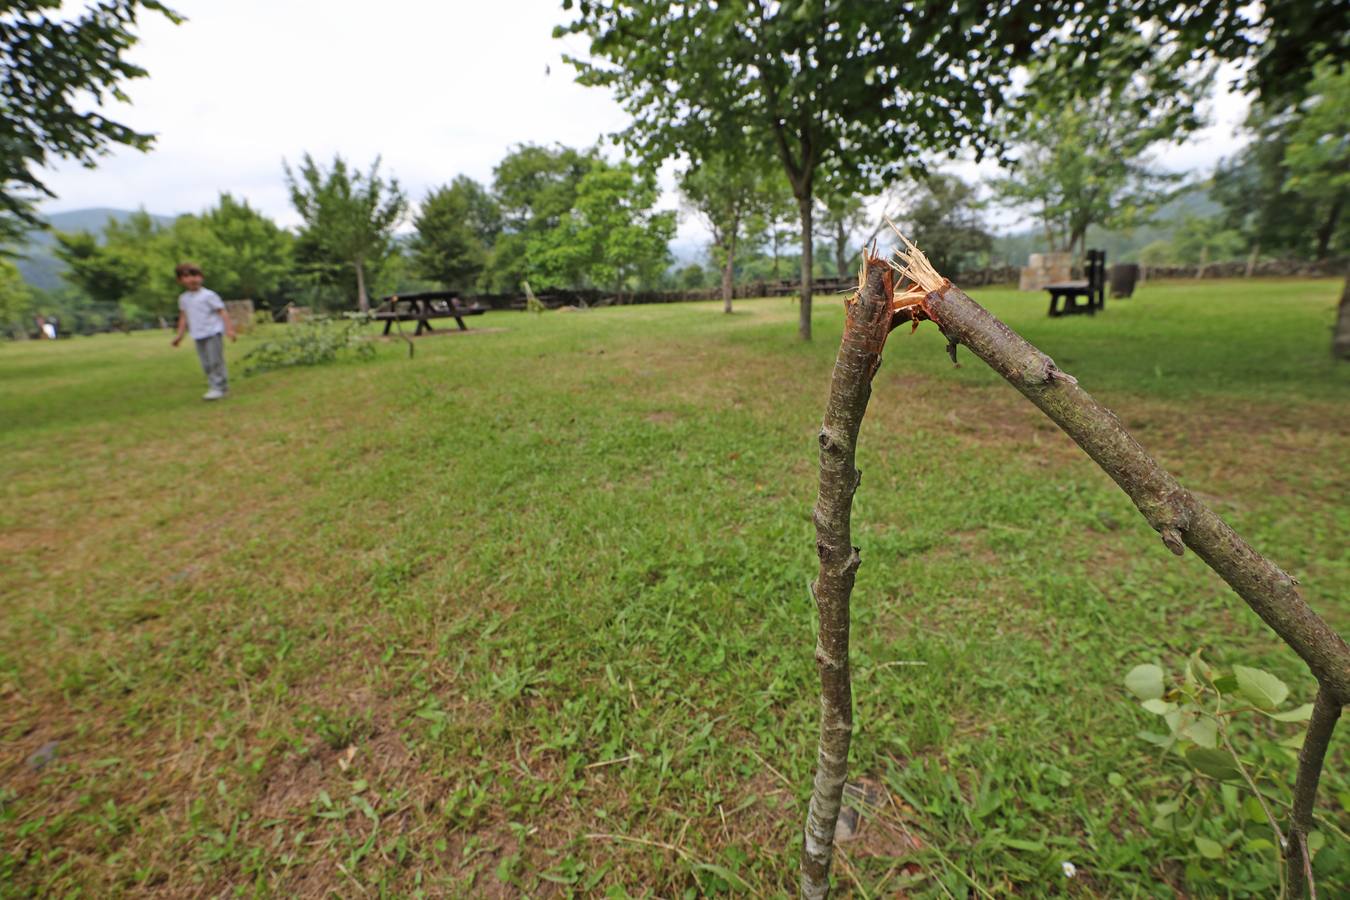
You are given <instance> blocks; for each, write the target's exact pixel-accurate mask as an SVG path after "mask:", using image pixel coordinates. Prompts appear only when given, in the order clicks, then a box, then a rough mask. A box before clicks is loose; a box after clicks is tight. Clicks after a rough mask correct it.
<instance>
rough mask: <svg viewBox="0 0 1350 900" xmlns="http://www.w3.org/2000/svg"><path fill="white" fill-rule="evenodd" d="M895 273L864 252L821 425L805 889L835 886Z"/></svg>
mask: <svg viewBox="0 0 1350 900" xmlns="http://www.w3.org/2000/svg"><path fill="white" fill-rule="evenodd" d="M891 278H892V276H891V271H890V269H889V267H888V266H887V265H886V264H885V262H883V261H882V260H880V259H877V258H875V257H871V256H870V255H867V254H864V256H863V278H862V286H861V289H860V290H859V291H858V292H857V293H855V294H854V296H853V297H852V298H850V299H849V301H848V302H847V305H846V316H845V324H844V338H843V341H842V342H841V343H840V345H839V355H838V356H837V357H836V358H835V363H834V375H833V376H832V377H831V379H830V396H829V400H828V401H827V403H826V406H825V417H824V421H823V422H822V424H821V426H820V434H819V435H818V440H819V444H820V489H819V493H818V494H817V496H816V508H815V511H814V513H813V514H812V517H811V518H812V520H813V521H814V522H815V526H816V554H817V556H819V558H820V571H819V574H818V575H817V576H816V580H815V583H814V584H813V585H812V586H811V595H812V597H814V599H815V601H816V610H817V614H818V616H819V631H818V632H817V637H816V668H817V670H818V671H819V673H820V739H819V744H818V748H817V751H816V774H815V779H814V782H813V784H812V789H811V805H810V809H809V811H808V813H807V818H806V827H805V832H804V835H803V843H802V862H801V896H802V897H804V898H821V897H825V896H826V895H827V894H828V893H829V889H830V863H831V862H832V860H833V857H834V830H835V825H836V824H837V822H838V820H839V807H840V804H841V802H842V799H843V791H844V780H845V778H846V777H847V775H848V748H849V743H850V741H851V740H852V737H853V694H852V687H851V685H850V680H849V660H848V652H849V650H848V637H849V597H850V596H851V594H852V593H853V580H854V576H855V575H856V573H857V571H858V565H859V564H860V562H861V559H860V557H859V556H858V548H857V547H854V546H853V538H852V532H851V524H850V523H851V518H852V511H853V495H854V493H855V492H856V491H857V489H858V483H859V481H860V480H861V478H862V473H860V472H859V471H858V470H857V468H855V466H854V450H855V448H856V446H857V441H858V429H859V428H860V427H861V425H862V420H863V415H864V414H865V413H866V412H867V401H868V399H869V398H870V397H871V395H872V376H873V375H875V374H876V371H877V367H878V366H880V365H881V351H882V348H883V347H884V346H885V343H886V335H887V334H888V333H889V332H890V329H891V293H892V291H891Z"/></svg>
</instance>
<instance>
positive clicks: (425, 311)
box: [371, 291, 487, 337]
mask: <svg viewBox="0 0 1350 900" xmlns="http://www.w3.org/2000/svg"><path fill="white" fill-rule="evenodd" d="M400 304H406V305H405V306H404V308H402V309H400V308H399V305H400ZM485 312H487V307H485V306H479V305H477V304H474V305H472V306H466V305H465V304H463V303H461V302H460V300H459V294H458V293H457V292H455V291H422V292H421V293H417V294H391V295H389V296H388V297H385V298H384V299H383V300H381V301H380V305H379V306H377V307H376V308H375V311H374V312H372V313H371V317H372V318H374V319H381V320H383V321H384V333H385V334H388V333H389V329H390V328H391V327H392V326H393V324H394V323H395V322H412V321H416V322H417V330H416V331H415V332H413V336H414V337H416V336H417V335H419V334H421V333H422V332H423V331H433V330H434V329H433V328H432V327H431V320H432V319H454V320H455V322H456V323H457V324H458V325H459V330H460V331H468V330H469V326H468V325H465V324H464V317H465V316H481V315H482V314H483V313H485Z"/></svg>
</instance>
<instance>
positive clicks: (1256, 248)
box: [1246, 241, 1261, 278]
mask: <svg viewBox="0 0 1350 900" xmlns="http://www.w3.org/2000/svg"><path fill="white" fill-rule="evenodd" d="M1260 257H1261V242H1260V241H1256V242H1254V243H1253V244H1252V252H1251V253H1248V254H1247V272H1246V277H1247V278H1251V277H1252V273H1254V272H1255V271H1256V261H1257V260H1258V259H1260Z"/></svg>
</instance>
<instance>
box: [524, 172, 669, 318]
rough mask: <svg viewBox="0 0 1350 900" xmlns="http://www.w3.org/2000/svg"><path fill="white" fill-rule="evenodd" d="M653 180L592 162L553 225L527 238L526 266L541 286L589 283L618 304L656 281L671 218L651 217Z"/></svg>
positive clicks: (655, 192)
mask: <svg viewBox="0 0 1350 900" xmlns="http://www.w3.org/2000/svg"><path fill="white" fill-rule="evenodd" d="M659 197H660V190H659V188H658V187H657V184H656V178H655V176H654V175H653V174H652V173H650V172H643V171H640V170H638V169H637V168H635V167H633V166H631V165H628V164H626V163H623V164H620V165H617V166H611V165H606V164H603V163H597V164H595V165H594V166H593V167H592V168H591V171H589V172H588V173H587V174H586V175H585V176H584V177H582V179H581V180H580V182H578V183H577V192H576V201H575V203H574V204H573V206H572V208H571V209H570V210H568V211H567V212H565V213H563V215H562V217H561V218H560V219H559V221H558V224H557V225H556V226H555V227H554V228H551V229H549V230H547V231H542V232H536V233H532V234H531V235H530V238H529V242H528V244H527V253H528V255H529V257H530V261H531V267H532V268H534V269H536V270H537V271H538V272H539V273H540V275H541V278H542V280H543V282H544V283H545V284H551V285H559V286H574V285H581V284H592V285H595V286H597V287H604V288H608V289H612V290H614V291H615V293H616V294H617V295H619V297H620V299H622V296H623V293H624V291H625V289H635V288H637V287H639V286H641V285H643V284H646V283H650V282H653V281H655V280H656V279H658V278H659V277H660V275H661V273H662V272H664V271H665V268H666V265H667V264H668V262H669V260H670V250H669V244H670V239H671V238H672V237H674V235H675V213H674V212H670V211H666V212H655V211H653V209H652V207H653V206H654V205H655V203H656V201H657V199H658V198H659Z"/></svg>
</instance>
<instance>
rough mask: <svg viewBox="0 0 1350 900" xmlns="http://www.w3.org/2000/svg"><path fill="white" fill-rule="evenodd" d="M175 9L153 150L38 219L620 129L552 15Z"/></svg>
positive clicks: (153, 22) (575, 140) (459, 1)
mask: <svg viewBox="0 0 1350 900" xmlns="http://www.w3.org/2000/svg"><path fill="white" fill-rule="evenodd" d="M67 5H68V6H71V5H75V4H70V3H68V4H67ZM171 5H172V6H173V7H174V8H176V9H177V10H178V11H179V12H181V13H182V14H184V15H185V16H187V19H188V20H187V21H186V22H185V23H183V24H182V25H180V26H176V27H175V26H173V25H171V24H169V23H168V22H167V21H165V20H163V19H162V18H160V17H157V16H148V17H147V18H146V19H145V21H144V23H143V25H142V26H141V28H140V33H141V41H140V43H139V44H138V45H137V46H136V48H135V49H134V51H133V53H132V58H133V59H134V60H135V61H136V62H137V63H139V64H140V65H142V66H143V67H145V68H146V69H147V70H148V71H149V73H150V75H149V77H147V78H143V79H140V80H138V81H134V82H131V83H130V85H129V86H128V93H129V94H130V97H131V100H132V105H131V106H130V107H122V106H117V107H113V108H112V109H111V113H112V115H113V117H114V118H119V119H121V120H122V121H124V122H126V123H127V124H129V125H131V126H132V127H134V128H137V129H139V130H143V131H150V132H154V133H155V134H157V135H158V139H157V141H156V144H155V148H154V149H153V150H152V151H151V152H150V153H148V154H142V153H138V152H136V151H133V150H127V149H118V150H116V151H114V152H113V153H112V154H111V155H110V156H108V157H105V158H104V159H103V160H102V161H101V163H100V165H99V166H98V168H96V169H92V170H89V169H84V168H82V167H79V166H72V165H67V164H63V165H60V166H58V167H57V168H56V169H54V170H53V171H51V172H49V173H48V178H47V183H48V185H49V186H50V187H51V188H52V189H53V190H54V191H55V192H56V194H57V195H58V197H57V199H56V200H53V201H50V202H49V203H47V204H46V205H45V207H44V209H45V210H46V211H48V212H56V211H60V210H69V209H80V208H85V207H94V206H106V207H115V208H122V209H134V208H137V207H140V206H144V207H145V208H146V209H148V210H149V211H150V212H153V213H160V214H165V215H172V214H177V213H184V212H198V211H201V210H203V209H206V208H207V207H209V206H211V205H213V204H214V203H215V200H216V197H217V195H218V194H219V193H220V192H222V191H229V192H230V193H233V194H234V195H235V196H237V197H244V198H247V199H248V200H249V202H250V203H252V204H253V205H254V206H255V207H257V208H259V209H261V210H262V211H264V212H265V213H267V214H268V215H270V216H272V217H274V218H275V219H277V220H278V221H279V222H281V223H282V224H284V225H295V224H297V222H298V218H297V216H296V215H295V213H294V211H293V210H292V209H291V207H290V203H289V201H288V200H287V197H286V191H285V186H284V184H283V182H282V171H281V162H282V159H283V158H285V159H287V160H289V161H291V162H292V163H294V162H295V161H296V160H297V159H298V158H299V157H300V155H301V154H302V153H304V152H305V151H308V152H310V153H312V154H313V155H314V156H315V158H316V159H319V160H320V161H327V160H329V159H331V158H332V155H333V154H334V153H341V154H342V155H343V156H345V157H346V158H347V159H348V160H350V161H352V162H353V163H356V164H357V165H360V166H362V167H365V166H367V165H368V164H369V163H370V161H371V160H373V159H374V158H375V156H376V155H380V156H382V157H383V161H384V162H383V167H384V171H386V172H392V173H393V174H395V175H397V176H398V178H399V180H400V181H401V182H402V183H403V185H404V186H405V188H406V189H407V190H408V193H409V195H410V196H411V197H412V198H413V199H414V200H415V201H416V200H420V199H421V198H422V197H423V196H424V195H425V194H426V192H427V190H428V189H429V188H432V187H435V186H437V185H440V184H443V183H445V182H447V181H449V180H450V179H451V178H453V177H454V176H455V175H459V174H465V175H468V176H470V177H472V178H475V179H477V180H479V181H481V182H488V181H490V180H491V177H492V168H493V166H494V165H496V163H497V162H498V161H499V160H500V159H501V158H502V157H503V156H504V155H505V154H506V152H507V151H508V149H509V148H510V147H512V146H513V145H515V144H519V143H527V142H529V143H540V144H552V143H557V142H560V143H563V144H567V145H569V146H576V147H584V146H589V145H591V144H594V143H595V142H597V141H598V140H600V139H601V138H602V136H604V135H606V134H609V133H612V132H614V131H617V130H619V129H621V128H623V127H624V125H625V124H626V123H627V121H628V117H627V115H626V114H625V113H624V112H623V111H622V110H621V109H620V108H619V107H618V105H617V104H616V103H615V102H614V101H613V100H612V99H611V98H610V97H609V96H608V94H607V92H606V91H604V90H603V89H599V88H584V87H582V86H580V85H578V84H576V83H575V82H574V81H573V72H572V69H571V67H570V66H568V65H566V64H565V63H563V61H562V55H563V54H564V53H567V52H571V53H575V54H583V53H584V52H585V50H586V43H585V42H584V41H583V40H581V39H578V38H567V39H565V40H555V39H554V38H553V36H552V31H553V27H554V25H556V24H559V23H561V22H563V21H564V20H565V19H566V18H567V16H568V14H567V13H565V12H564V11H563V10H562V9H561V3H560V2H558V0H491V2H464V0H451V2H442V3H427V2H412V0H384V2H382V3H378V4H372V3H369V2H362V3H354V2H347V0H328V2H325V3H314V2H302V0H230V2H228V3H225V2H219V0H217V2H208V0H171ZM1213 107H1214V112H1215V116H1214V118H1215V124H1214V125H1213V126H1211V127H1210V128H1209V129H1206V130H1205V131H1204V132H1202V133H1200V134H1198V135H1195V136H1194V137H1192V139H1191V140H1190V141H1188V142H1187V143H1186V144H1184V145H1182V146H1180V147H1174V148H1169V149H1168V150H1167V152H1165V153H1164V154H1161V160H1162V162H1163V163H1164V165H1165V166H1166V167H1167V168H1170V169H1173V170H1178V171H1181V170H1196V171H1200V170H1205V171H1207V170H1208V169H1211V168H1212V167H1213V165H1214V163H1215V161H1217V159H1218V158H1219V157H1220V156H1223V155H1227V154H1230V153H1232V152H1233V151H1234V150H1235V149H1236V148H1237V147H1238V146H1240V144H1241V143H1242V142H1241V140H1240V139H1238V138H1237V137H1236V136H1235V134H1234V132H1235V130H1236V128H1237V126H1238V125H1240V123H1241V120H1242V117H1243V115H1244V114H1245V110H1246V103H1245V102H1244V101H1243V100H1242V99H1241V98H1239V97H1236V96H1232V95H1229V94H1226V93H1224V94H1223V95H1221V96H1220V97H1219V98H1217V99H1216V101H1215V102H1214V104H1213ZM608 152H609V153H610V154H611V155H613V154H614V153H616V152H617V151H616V150H613V149H611V150H609V151H608ZM958 168H959V170H960V171H961V172H962V174H964V175H966V176H967V177H970V176H972V175H974V174H977V173H976V172H975V170H974V167H973V166H960V167H958ZM663 176H664V177H663V182H664V183H665V184H666V185H667V188H668V190H667V193H666V196H665V199H664V201H663V204H662V205H664V206H666V207H668V208H677V207H678V202H677V198H676V197H675V196H674V194H673V192H671V191H670V190H669V186H670V185H671V184H673V169H672V168H671V167H670V166H667V168H666V170H665V171H664V173H663ZM998 220H999V223H1000V224H1003V225H1008V224H1011V222H1010V220H1009V219H1008V217H1006V216H1000V217H998ZM702 235H703V233H702V230H701V228H700V227H699V226H698V224H697V222H694V221H682V222H681V226H680V237H681V239H683V240H686V241H689V240H696V239H700V238H702Z"/></svg>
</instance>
